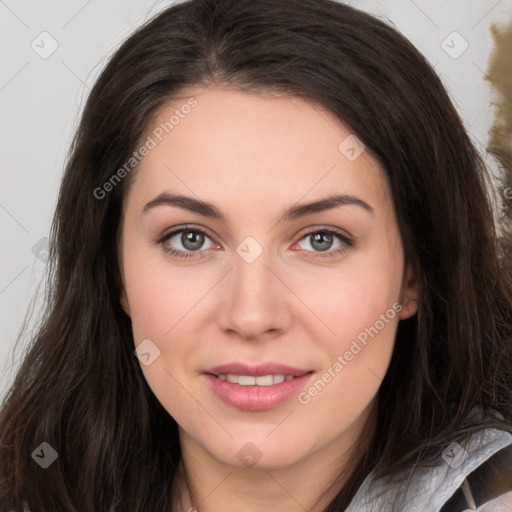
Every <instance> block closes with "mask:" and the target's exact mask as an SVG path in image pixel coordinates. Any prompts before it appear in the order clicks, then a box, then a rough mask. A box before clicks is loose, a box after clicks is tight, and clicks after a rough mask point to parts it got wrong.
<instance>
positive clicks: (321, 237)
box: [312, 233, 332, 251]
mask: <svg viewBox="0 0 512 512" xmlns="http://www.w3.org/2000/svg"><path fill="white" fill-rule="evenodd" d="M322 241H323V242H325V241H327V245H328V246H330V245H331V243H332V235H330V234H329V233H317V234H315V235H314V237H313V244H312V245H313V247H315V243H317V242H320V243H322ZM315 248H316V249H318V250H319V251H326V250H327V249H329V247H325V246H323V247H322V246H320V247H315Z"/></svg>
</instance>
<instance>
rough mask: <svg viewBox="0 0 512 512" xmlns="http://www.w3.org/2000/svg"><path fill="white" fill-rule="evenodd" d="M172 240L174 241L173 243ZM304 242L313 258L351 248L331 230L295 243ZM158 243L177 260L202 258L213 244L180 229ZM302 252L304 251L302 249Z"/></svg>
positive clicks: (192, 231)
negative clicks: (306, 243)
mask: <svg viewBox="0 0 512 512" xmlns="http://www.w3.org/2000/svg"><path fill="white" fill-rule="evenodd" d="M334 238H337V239H338V241H339V242H338V245H337V246H335V247H334V248H333V247H332V245H333V240H334ZM173 239H176V240H174V241H173ZM206 239H208V240H210V242H211V245H210V247H203V245H204V243H205V241H206ZM304 240H311V241H310V242H309V246H310V247H312V249H313V250H312V251H311V250H309V249H305V250H306V252H313V253H314V254H312V256H313V257H315V258H316V257H333V256H336V255H339V254H342V253H343V252H345V251H347V250H348V249H350V248H351V247H353V242H352V241H351V240H350V238H349V237H348V236H347V235H345V234H343V233H341V232H338V231H335V230H333V229H317V230H316V231H309V232H308V233H305V234H303V235H302V237H301V238H300V239H299V241H298V242H297V243H299V244H300V243H301V242H303V241H304ZM158 243H160V244H161V245H162V248H163V250H164V251H165V252H166V253H168V254H171V255H172V256H177V257H179V258H193V257H196V255H195V254H194V253H198V254H197V256H198V257H202V256H201V255H200V253H201V252H202V251H203V250H206V249H211V248H212V245H213V244H214V243H213V242H212V240H211V238H210V236H209V235H208V234H207V233H205V232H204V231H203V230H201V229H198V228H181V229H178V230H175V231H173V232H171V233H168V234H167V235H165V236H164V237H163V238H162V239H160V240H158ZM176 243H179V244H181V247H182V248H181V249H180V248H178V249H176V248H175V246H174V244H176ZM303 250H304V249H303Z"/></svg>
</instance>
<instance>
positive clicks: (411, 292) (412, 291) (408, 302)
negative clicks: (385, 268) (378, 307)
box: [398, 264, 419, 320]
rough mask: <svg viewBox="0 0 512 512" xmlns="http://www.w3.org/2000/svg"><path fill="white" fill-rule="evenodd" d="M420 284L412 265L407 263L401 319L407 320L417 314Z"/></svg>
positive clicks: (401, 300) (401, 299)
mask: <svg viewBox="0 0 512 512" xmlns="http://www.w3.org/2000/svg"><path fill="white" fill-rule="evenodd" d="M418 300H419V286H418V280H417V278H416V276H415V275H414V272H413V270H412V267H411V265H410V264H409V265H407V269H406V272H405V280H404V285H403V288H402V294H401V296H400V304H401V305H402V310H401V311H400V313H399V314H398V318H399V319H400V320H405V319H406V318H410V317H411V316H413V315H415V314H416V313H417V311H418Z"/></svg>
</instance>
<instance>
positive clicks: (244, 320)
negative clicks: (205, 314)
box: [220, 236, 288, 338]
mask: <svg viewBox="0 0 512 512" xmlns="http://www.w3.org/2000/svg"><path fill="white" fill-rule="evenodd" d="M233 266H234V268H233V271H232V272H230V276H229V277H228V283H226V285H225V286H226V295H225V297H226V300H225V301H224V309H223V312H222V314H221V315H220V318H221V324H222V327H223V328H224V329H228V330H234V331H237V332H238V333H239V334H240V335H241V336H243V337H247V338H250V337H257V336H258V335H259V334H263V333H264V332H266V331H268V330H281V329H282V328H283V327H284V326H285V323H286V318H287V317H288V314H287V313H286V311H285V309H286V308H285V297H284V295H283V291H284V290H283V284H282V283H281V282H280V280H279V279H278V278H277V277H276V275H275V274H274V272H275V270H274V272H273V271H271V270H270V268H272V267H273V266H274V265H273V263H272V251H271V250H270V249H269V248H267V247H264V246H263V244H260V243H259V242H258V241H257V240H256V239H255V238H254V237H251V236H249V237H246V238H245V239H244V240H243V241H242V242H241V243H240V244H239V245H238V246H237V247H236V254H235V255H234V258H233Z"/></svg>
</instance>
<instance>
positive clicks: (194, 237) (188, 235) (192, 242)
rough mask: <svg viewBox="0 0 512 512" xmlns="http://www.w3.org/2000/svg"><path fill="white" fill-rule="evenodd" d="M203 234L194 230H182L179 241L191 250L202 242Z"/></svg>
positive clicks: (198, 246) (197, 247)
mask: <svg viewBox="0 0 512 512" xmlns="http://www.w3.org/2000/svg"><path fill="white" fill-rule="evenodd" d="M203 238H204V237H203V235H202V234H201V233H197V232H195V231H184V232H183V234H182V235H181V243H182V244H183V247H185V248H187V249H189V250H191V251H193V250H195V249H199V248H200V247H201V246H202V245H203V242H204V239H203Z"/></svg>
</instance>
